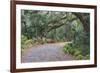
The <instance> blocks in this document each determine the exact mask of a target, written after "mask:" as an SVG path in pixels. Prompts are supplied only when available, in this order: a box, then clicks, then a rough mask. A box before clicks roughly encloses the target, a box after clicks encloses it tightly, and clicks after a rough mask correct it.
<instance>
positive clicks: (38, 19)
mask: <svg viewBox="0 0 100 73" xmlns="http://www.w3.org/2000/svg"><path fill="white" fill-rule="evenodd" d="M56 42H70V43H66V45H65V46H64V47H63V51H64V52H65V53H67V54H71V55H73V56H75V57H76V59H89V58H90V14H89V13H79V12H60V11H39V10H21V48H22V51H23V50H24V49H27V48H29V47H32V46H34V45H39V44H45V43H56Z"/></svg>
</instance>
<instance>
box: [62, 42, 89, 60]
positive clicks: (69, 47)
mask: <svg viewBox="0 0 100 73" xmlns="http://www.w3.org/2000/svg"><path fill="white" fill-rule="evenodd" d="M63 51H64V52H65V53H67V54H71V55H73V56H74V57H75V58H76V59H77V60H82V59H85V60H87V59H89V58H90V56H89V53H87V54H85V55H84V53H83V51H82V49H81V48H75V46H73V44H72V43H70V44H66V45H65V46H64V48H63Z"/></svg>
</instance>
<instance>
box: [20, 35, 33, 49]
mask: <svg viewBox="0 0 100 73" xmlns="http://www.w3.org/2000/svg"><path fill="white" fill-rule="evenodd" d="M33 44H34V41H33V40H32V39H29V40H28V39H27V37H25V36H23V35H22V36H21V48H22V49H26V48H30V47H32V46H33Z"/></svg>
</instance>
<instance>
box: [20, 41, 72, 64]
mask: <svg viewBox="0 0 100 73" xmlns="http://www.w3.org/2000/svg"><path fill="white" fill-rule="evenodd" d="M64 45H65V43H48V44H43V45H37V46H34V47H32V48H30V49H27V50H25V52H24V53H23V54H22V56H21V62H22V63H26V62H48V61H68V60H74V58H73V57H72V56H71V55H68V54H65V53H64V52H63V46H64Z"/></svg>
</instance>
